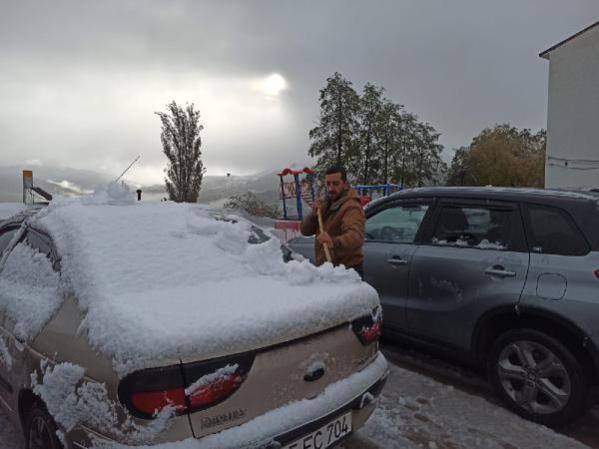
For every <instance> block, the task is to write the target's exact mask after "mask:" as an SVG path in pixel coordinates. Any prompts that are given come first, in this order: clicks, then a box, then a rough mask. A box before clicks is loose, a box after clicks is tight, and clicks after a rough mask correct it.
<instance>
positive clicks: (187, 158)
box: [156, 101, 205, 203]
mask: <svg viewBox="0 0 599 449" xmlns="http://www.w3.org/2000/svg"><path fill="white" fill-rule="evenodd" d="M166 108H167V112H156V115H158V117H160V121H161V123H162V133H161V134H160V140H161V142H162V151H163V153H164V154H165V155H166V157H167V159H168V163H167V167H166V169H165V173H166V177H165V179H164V181H165V184H166V191H167V192H168V196H169V199H170V200H172V201H176V202H186V203H195V202H197V200H198V195H199V193H200V188H201V186H202V178H203V176H204V172H205V169H204V165H203V163H202V158H201V156H202V152H201V151H200V147H201V145H202V139H201V137H200V131H202V129H204V127H203V126H202V125H201V124H200V111H196V110H194V105H193V103H192V104H187V105H186V107H185V109H183V108H181V107H180V106H178V105H177V103H175V102H174V101H173V102H172V103H170V104H168V105H167V106H166Z"/></svg>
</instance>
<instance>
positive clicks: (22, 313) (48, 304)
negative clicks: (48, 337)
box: [0, 243, 62, 340]
mask: <svg viewBox="0 0 599 449" xmlns="http://www.w3.org/2000/svg"><path fill="white" fill-rule="evenodd" d="M59 281H60V280H59V275H58V273H57V272H55V271H54V270H53V269H52V264H51V262H50V260H49V259H48V258H47V257H46V255H45V254H41V253H40V252H38V251H36V250H34V249H32V248H31V247H30V246H29V245H26V244H24V243H19V244H18V245H17V246H16V247H15V248H14V249H13V251H12V252H11V253H10V254H9V255H8V257H7V258H6V260H5V262H4V268H3V270H2V277H0V310H1V311H2V313H3V314H4V315H6V316H8V317H9V318H10V319H11V320H12V322H13V323H14V329H13V332H14V334H15V336H16V337H17V338H19V339H20V340H29V339H32V338H33V337H35V336H36V335H37V334H38V333H39V332H40V331H41V329H42V327H43V326H44V324H46V322H47V321H48V320H49V319H50V318H51V317H52V315H53V314H54V312H55V311H56V310H57V309H58V307H59V306H60V304H61V302H62V297H61V293H60V283H59Z"/></svg>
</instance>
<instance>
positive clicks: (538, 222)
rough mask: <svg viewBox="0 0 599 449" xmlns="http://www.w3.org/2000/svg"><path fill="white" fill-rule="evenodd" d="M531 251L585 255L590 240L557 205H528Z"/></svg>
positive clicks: (563, 254) (588, 248)
mask: <svg viewBox="0 0 599 449" xmlns="http://www.w3.org/2000/svg"><path fill="white" fill-rule="evenodd" d="M527 216H528V220H527V221H528V234H529V235H528V241H529V246H530V251H531V252H534V253H541V254H555V255H561V256H584V255H585V254H587V253H588V252H589V251H590V247H589V244H588V242H587V241H586V239H585V237H584V235H583V234H582V232H581V231H580V230H579V229H578V227H577V226H576V224H575V223H574V220H573V219H572V217H570V216H569V215H568V213H566V212H565V211H563V210H561V209H558V208H556V207H550V206H540V205H536V204H535V205H528V206H527Z"/></svg>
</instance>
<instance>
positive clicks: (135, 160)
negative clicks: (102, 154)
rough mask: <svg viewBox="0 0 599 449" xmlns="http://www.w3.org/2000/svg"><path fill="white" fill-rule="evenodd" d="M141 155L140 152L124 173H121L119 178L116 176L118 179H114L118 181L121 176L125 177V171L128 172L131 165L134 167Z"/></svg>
mask: <svg viewBox="0 0 599 449" xmlns="http://www.w3.org/2000/svg"><path fill="white" fill-rule="evenodd" d="M140 157H141V154H139V155H138V156H137V157H136V158H135V159H133V162H131V163H130V164H129V166H128V167H127V168H126V169H125V171H124V172H123V173H121V175H120V176H119V177H118V178H116V179H115V180H114V182H118V181H119V179H121V178H122V177H123V175H124V174H125V173H127V171H129V169H130V168H131V167H133V164H135V163H136V162H137V161H138V160H139V158H140Z"/></svg>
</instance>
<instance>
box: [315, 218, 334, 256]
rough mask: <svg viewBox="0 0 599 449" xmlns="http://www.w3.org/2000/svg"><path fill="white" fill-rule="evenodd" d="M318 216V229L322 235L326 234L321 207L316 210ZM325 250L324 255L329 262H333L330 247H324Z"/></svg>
mask: <svg viewBox="0 0 599 449" xmlns="http://www.w3.org/2000/svg"><path fill="white" fill-rule="evenodd" d="M316 214H317V215H318V227H319V228H320V233H321V234H322V233H323V232H324V224H323V223H322V211H321V210H320V207H317V208H316ZM322 246H323V248H324V255H325V257H326V258H327V262H331V263H332V262H333V259H332V258H331V252H330V251H329V247H328V245H322Z"/></svg>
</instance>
